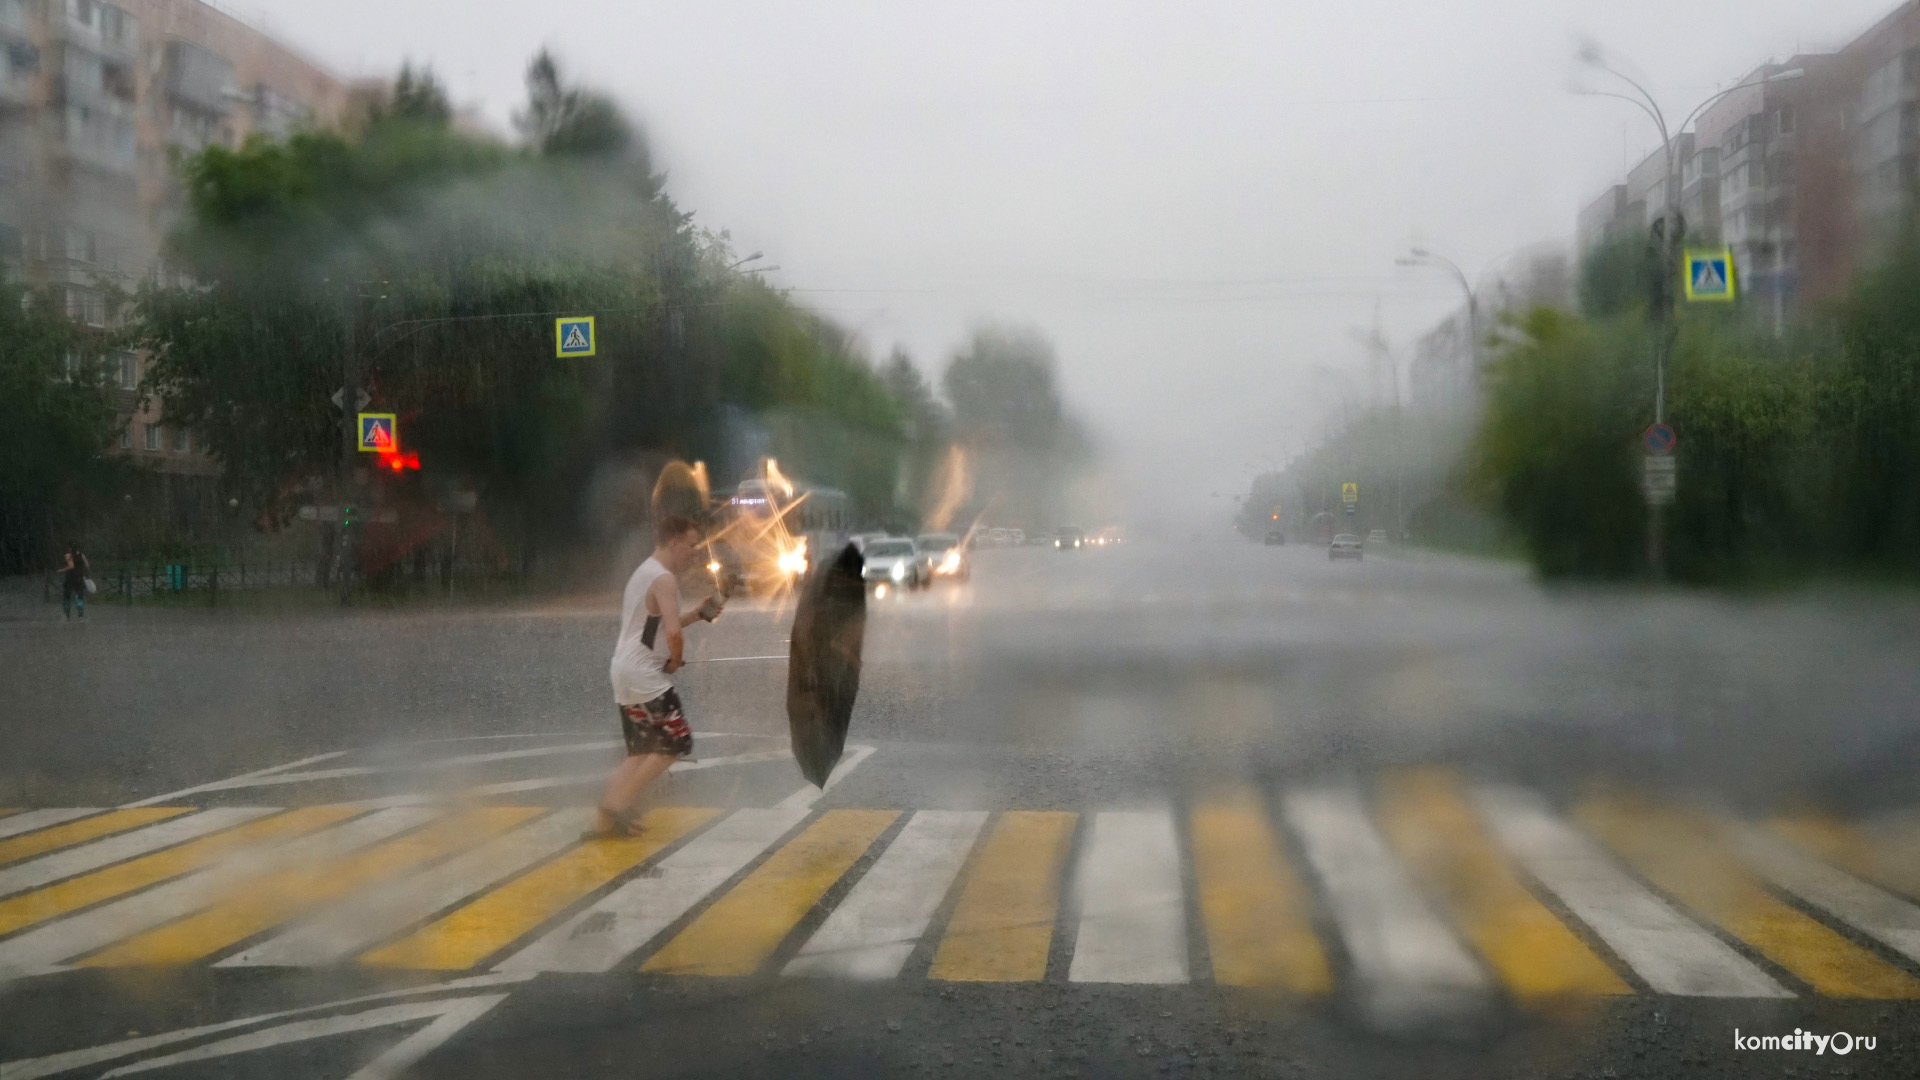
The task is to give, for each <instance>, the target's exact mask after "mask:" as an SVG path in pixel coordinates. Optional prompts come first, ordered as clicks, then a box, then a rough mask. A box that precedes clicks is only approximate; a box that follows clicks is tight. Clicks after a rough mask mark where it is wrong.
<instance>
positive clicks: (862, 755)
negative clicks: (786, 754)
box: [775, 746, 877, 809]
mask: <svg viewBox="0 0 1920 1080" xmlns="http://www.w3.org/2000/svg"><path fill="white" fill-rule="evenodd" d="M875 749H877V748H876V747H872V746H856V747H854V748H853V749H852V750H851V751H849V752H848V753H847V756H846V757H844V758H842V759H841V760H840V763H839V764H838V765H835V766H834V767H833V771H832V772H830V773H828V774H827V782H826V783H825V784H824V785H822V786H820V787H814V786H813V785H812V784H803V785H802V786H801V787H800V790H798V791H796V792H794V793H793V794H791V795H789V796H787V797H786V798H784V799H781V800H780V802H779V803H778V804H777V805H778V806H780V807H782V808H784V809H792V808H794V807H810V806H812V805H813V804H815V803H817V802H819V801H820V800H821V799H822V798H824V797H825V796H826V794H827V792H829V791H832V790H833V789H834V786H835V785H837V784H838V783H840V781H842V780H845V779H846V778H847V774H848V773H850V772H852V771H853V770H855V769H857V768H859V767H860V763H861V762H863V761H865V760H867V759H868V758H870V757H872V756H873V752H874V750H875ZM775 756H781V755H775Z"/></svg>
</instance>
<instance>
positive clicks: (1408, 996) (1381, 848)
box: [1281, 785, 1492, 1025]
mask: <svg viewBox="0 0 1920 1080" xmlns="http://www.w3.org/2000/svg"><path fill="white" fill-rule="evenodd" d="M1281 805H1282V812H1283V813H1284V815H1285V817H1286V820H1287V823H1288V824H1289V825H1291V826H1293V829H1294V831H1295V832H1297V833H1299V835H1300V840H1301V843H1302V845H1303V847H1304V853H1305V856H1306V860H1307V862H1308V864H1309V865H1311V866H1312V868H1313V869H1314V871H1315V872H1316V873H1317V874H1318V875H1319V878H1320V881H1321V884H1322V887H1323V888H1325V890H1326V893H1327V899H1328V902H1329V904H1330V906H1331V910H1330V912H1329V914H1330V915H1331V916H1332V918H1333V921H1334V925H1335V926H1337V927H1338V928H1339V931H1340V939H1341V942H1342V943H1343V944H1345V946H1346V949H1347V955H1348V957H1349V958H1350V959H1351V960H1352V962H1353V969H1354V976H1355V979H1356V981H1357V982H1358V984H1359V985H1358V987H1357V989H1358V992H1359V993H1358V996H1359V998H1360V1000H1361V1002H1362V1005H1363V1007H1364V1008H1366V1009H1367V1010H1368V1011H1369V1013H1370V1014H1372V1015H1373V1016H1374V1017H1376V1018H1377V1019H1379V1020H1382V1021H1385V1022H1387V1023H1389V1024H1392V1025H1399V1024H1402V1023H1406V1024H1419V1023H1426V1022H1430V1021H1432V1020H1434V1019H1436V1016H1435V1014H1436V1012H1439V1013H1451V1012H1454V1011H1456V1010H1459V1009H1462V1008H1474V1007H1478V1006H1482V1005H1484V1004H1485V1000H1484V999H1485V996H1486V995H1488V994H1489V993H1491V991H1492V984H1491V982H1490V981H1489V980H1488V978H1487V975H1486V973H1485V972H1484V971H1482V970H1481V968H1480V965H1479V963H1477V962H1476V961H1475V960H1474V959H1473V957H1472V956H1471V955H1469V954H1468V952H1467V950H1466V947H1465V946H1464V945H1462V944H1460V940H1459V939H1458V938H1457V937H1455V936H1454V933H1453V931H1452V930H1451V929H1449V928H1448V927H1447V925H1446V923H1444V922H1442V921H1441V920H1440V917H1439V916H1438V915H1436V914H1434V912H1433V910H1432V908H1430V907H1429V906H1428V904H1427V902H1426V900H1425V899H1424V898H1422V896H1421V894H1420V891H1419V889H1418V888H1417V887H1416V886H1415V885H1414V883H1413V880H1412V879H1411V878H1410V877H1409V876H1408V874H1407V872H1406V870H1405V869H1404V868H1403V867H1402V865H1401V864H1400V862H1399V861H1398V860H1397V859H1395V858H1394V856H1393V854H1392V853H1391V852H1390V851H1389V850H1388V849H1387V844H1386V840H1385V839H1384V838H1383V837H1382V836H1381V835H1380V832H1379V830H1378V829H1376V828H1375V827H1374V824H1373V821H1372V818H1371V817H1370V816H1369V815H1368V813H1367V808H1366V804H1365V803H1364V802H1363V801H1362V800H1361V798H1360V793H1359V792H1358V791H1357V790H1355V789H1354V788H1353V787H1351V786H1347V785H1339V786H1332V787H1320V788H1306V789H1301V790H1296V791H1289V792H1287V793H1286V795H1285V796H1284V798H1283V799H1282V802H1281Z"/></svg>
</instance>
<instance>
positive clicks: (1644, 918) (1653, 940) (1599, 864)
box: [1473, 785, 1793, 998]
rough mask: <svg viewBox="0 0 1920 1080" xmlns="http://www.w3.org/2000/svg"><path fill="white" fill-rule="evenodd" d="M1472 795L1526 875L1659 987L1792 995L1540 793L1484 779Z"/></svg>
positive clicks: (1695, 992)
mask: <svg viewBox="0 0 1920 1080" xmlns="http://www.w3.org/2000/svg"><path fill="white" fill-rule="evenodd" d="M1473 799H1474V802H1475V803H1476V804H1477V805H1478V806H1479V808H1480V813H1481V816H1482V817H1484V818H1485V819H1486V821H1487V824H1488V826H1490V827H1491V828H1492V829H1493V832H1494V835H1496V836H1497V837H1499V839H1500V842H1501V844H1502V845H1504V846H1505V847H1506V849H1507V850H1508V851H1510V852H1512V853H1513V855H1514V857H1515V858H1517V859H1519V860H1520V865H1521V866H1523V867H1525V868H1526V871H1527V873H1529V874H1532V875H1533V877H1534V879H1535V880H1537V881H1539V882H1540V884H1542V885H1544V886H1546V888H1547V891H1549V892H1551V893H1553V894H1554V895H1555V896H1557V897H1559V898H1560V902H1561V903H1562V904H1565V905H1566V906H1567V909H1568V910H1569V911H1571V912H1573V914H1574V915H1575V916H1577V917H1578V918H1579V919H1580V920H1581V921H1582V922H1585V923H1586V924H1587V925H1588V926H1589V927H1591V928H1592V929H1593V932H1594V933H1595V934H1598V935H1599V936H1600V939H1601V940H1602V941H1604V942H1606V943H1607V946H1608V947H1609V948H1611V949H1612V950H1613V951H1614V954H1615V955H1617V956H1619V957H1620V959H1622V960H1624V961H1626V963H1627V965H1628V966H1629V967H1631V968H1633V970H1634V971H1635V972H1638V973H1639V975H1640V977H1641V978H1642V979H1645V980H1646V982H1647V985H1648V986H1650V987H1652V988H1653V990H1654V991H1655V992H1656V993H1661V994H1679V995H1684V996H1688V997H1756V998H1788V997H1792V996H1793V993H1792V992H1791V991H1789V990H1788V989H1786V988H1785V987H1783V986H1781V985H1780V984H1779V983H1777V982H1775V981H1774V980H1773V979H1772V978H1771V977H1770V976H1768V975H1767V973H1766V972H1764V971H1761V970H1760V969H1759V968H1758V967H1756V966H1754V965H1753V964H1752V963H1751V962H1749V961H1748V960H1747V959H1746V958H1745V957H1743V956H1741V955H1740V953H1739V952H1738V951H1736V950H1735V949H1734V948H1733V946H1731V945H1728V944H1727V943H1726V942H1724V941H1721V940H1720V939H1719V938H1717V937H1714V936H1713V935H1712V934H1710V933H1708V932H1707V931H1706V930H1705V929H1703V928H1701V927H1700V926H1699V925H1698V924H1696V923H1694V922H1693V921H1692V920H1691V919H1688V918H1687V917H1686V916H1684V915H1682V914H1680V913H1679V912H1678V911H1675V910H1674V909H1673V907H1672V906H1671V905H1669V904H1668V903H1667V902H1666V901H1665V900H1662V899H1661V898H1660V897H1658V896H1656V895H1654V894H1653V893H1652V892H1651V891H1650V890H1648V889H1647V888H1646V887H1645V886H1643V885H1641V884H1640V883H1639V882H1637V881H1635V880H1634V879H1633V878H1631V877H1629V876H1627V874H1626V873H1625V872H1624V871H1622V870H1621V869H1620V868H1618V867H1617V866H1615V865H1614V864H1613V861H1612V860H1611V859H1609V858H1608V857H1607V855H1606V853H1605V852H1603V851H1601V850H1600V849H1599V847H1597V846H1596V845H1595V844H1594V843H1593V841H1591V840H1588V839H1587V838H1586V837H1585V836H1583V835H1581V834H1580V833H1579V832H1577V831H1575V829H1574V828H1573V827H1572V826H1571V825H1568V824H1567V823H1566V822H1565V821H1562V820H1561V819H1560V818H1558V817H1557V816H1556V815H1555V814H1554V813H1553V811H1552V810H1550V809H1549V808H1548V807H1547V804H1546V801H1545V800H1543V799H1541V798H1540V797H1539V796H1538V795H1536V794H1534V793H1533V792H1530V791H1525V790H1522V789H1520V788H1515V787H1507V786H1505V785H1486V786H1482V787H1479V788H1476V789H1475V790H1474V792H1473Z"/></svg>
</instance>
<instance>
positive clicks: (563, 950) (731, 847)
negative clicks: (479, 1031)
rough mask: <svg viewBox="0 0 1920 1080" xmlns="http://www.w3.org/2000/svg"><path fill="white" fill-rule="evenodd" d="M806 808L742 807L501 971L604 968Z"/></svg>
mask: <svg viewBox="0 0 1920 1080" xmlns="http://www.w3.org/2000/svg"><path fill="white" fill-rule="evenodd" d="M809 813H811V811H810V810H807V809H805V808H796V807H772V808H768V809H752V810H736V811H734V812H733V813H731V814H729V815H727V817H726V818H724V819H722V820H721V821H720V822H719V824H717V825H715V826H713V827H712V828H710V829H708V830H707V831H706V832H704V833H701V834H700V835H699V836H697V837H695V838H694V839H693V842H692V843H689V844H688V845H687V846H686V847H683V848H681V849H680V850H678V851H676V852H674V853H673V854H672V855H669V856H667V857H666V858H665V859H662V860H660V862H659V864H658V865H657V866H655V867H654V872H653V873H651V874H649V875H647V876H644V877H637V878H634V879H633V880H632V881H629V882H627V883H626V884H625V885H622V886H621V887H620V888H618V889H615V890H614V891H613V892H611V893H608V894H607V895H606V896H605V897H603V898H602V899H601V900H600V901H599V902H598V903H596V904H594V905H593V906H591V907H589V908H587V909H586V910H585V911H582V912H580V913H579V914H578V915H575V916H574V917H573V918H571V919H568V920H567V921H566V922H563V923H561V924H560V925H559V926H558V927H555V928H554V929H553V930H550V931H548V932H547V933H546V934H544V935H542V936H541V937H539V938H536V939H535V940H534V941H533V942H532V943H531V944H529V945H527V946H526V947H525V948H523V949H521V950H520V951H519V952H516V953H514V954H513V955H512V956H509V957H507V958H506V959H505V960H503V961H501V963H500V964H499V966H497V967H495V968H494V970H495V971H511V972H525V971H606V970H609V969H610V968H612V967H613V966H614V965H615V964H618V963H619V962H620V961H621V960H622V959H624V958H625V957H627V956H628V955H630V954H631V953H633V952H634V951H635V950H637V949H640V948H642V947H643V946H645V945H646V944H647V942H649V941H652V940H653V938H654V936H655V935H657V934H659V933H660V931H662V930H664V929H666V928H667V926H668V925H670V924H671V923H673V922H674V920H676V919H678V918H680V916H682V915H684V914H686V913H687V912H688V911H690V910H692V909H693V906H694V905H695V904H698V903H699V902H700V901H701V900H703V899H705V898H706V896H707V894H709V893H711V892H713V890H715V889H717V888H719V887H720V886H721V885H722V884H723V883H725V882H726V880H727V879H728V878H730V877H732V876H733V875H735V874H737V873H739V872H740V871H741V869H743V868H744V867H745V866H746V865H747V864H748V863H750V862H752V861H753V860H754V859H757V858H759V857H760V854H761V853H762V852H764V851H766V850H767V849H768V848H770V847H772V846H773V845H774V844H775V843H777V842H779V840H780V838H781V837H783V836H785V835H787V833H789V832H791V831H792V830H793V827H794V826H796V825H798V824H800V823H801V822H802V821H805V820H806V819H807V815H808V814H809Z"/></svg>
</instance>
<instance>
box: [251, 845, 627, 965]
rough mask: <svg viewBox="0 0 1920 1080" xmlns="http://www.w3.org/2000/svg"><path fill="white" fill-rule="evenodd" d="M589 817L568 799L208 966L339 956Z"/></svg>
mask: <svg viewBox="0 0 1920 1080" xmlns="http://www.w3.org/2000/svg"><path fill="white" fill-rule="evenodd" d="M592 820H593V811H592V810H590V809H587V808H586V807H569V808H567V809H564V810H561V811H559V812H558V813H555V814H550V815H548V816H547V817H544V818H541V819H540V820H539V821H536V822H533V823H532V824H530V825H527V826H525V827H523V828H519V829H515V830H513V831H512V832H509V833H507V834H506V835H504V836H499V837H495V838H494V839H492V840H489V841H487V842H486V843H484V844H482V845H481V846H480V847H478V848H475V849H474V850H472V851H468V852H465V853H464V854H461V855H457V856H455V857H454V858H452V859H449V860H448V861H446V862H444V863H442V864H440V865H439V866H436V867H433V868H431V869H429V870H426V871H424V872H422V873H420V874H414V875H409V876H407V877H405V878H403V879H401V880H399V881H393V882H389V883H388V884H386V885H384V886H382V887H379V888H375V889H370V890H368V891H366V892H363V893H360V894H358V895H356V896H353V897H351V898H349V899H347V900H346V901H344V902H343V903H340V904H336V905H334V906H333V907H331V908H328V909H327V910H325V911H323V912H321V913H320V914H318V915H315V916H313V917H311V918H309V919H307V920H306V921H304V922H302V923H299V924H297V925H295V926H293V927H291V928H289V929H288V930H286V931H284V932H283V933H280V934H278V935H276V936H274V937H271V938H269V939H267V940H266V941H263V942H261V943H260V944H258V945H255V946H253V947H252V948H250V949H247V950H246V951H245V952H242V953H239V954H237V955H235V956H230V957H228V958H227V959H225V960H222V961H220V962H219V963H218V964H215V965H214V966H215V967H261V966H280V967H301V966H309V967H311V966H319V965H322V964H332V963H338V962H341V961H344V960H346V959H348V958H350V957H351V956H353V955H354V954H355V953H358V952H363V951H365V950H367V949H369V948H372V947H373V946H374V945H376V944H378V943H379V942H380V941H381V940H383V939H385V938H387V937H389V936H392V935H394V934H397V933H399V932H401V931H402V930H405V929H406V928H407V927H409V926H412V925H414V924H415V923H418V922H420V921H421V920H422V919H425V918H427V917H428V916H430V915H432V914H433V913H434V912H436V911H440V910H442V909H444V908H447V907H450V906H452V905H454V904H457V903H459V902H460V901H462V900H464V899H466V898H467V897H469V896H475V895H477V894H479V893H481V892H482V891H484V890H486V889H488V888H491V887H492V886H494V885H497V884H499V883H500V882H502V881H505V880H506V879H508V878H510V877H512V876H514V875H516V874H518V873H520V872H521V871H522V870H525V869H526V868H527V867H529V866H532V865H533V864H535V863H537V862H540V861H542V860H544V859H547V858H550V857H552V856H553V855H555V854H557V853H558V852H560V851H561V850H563V849H565V848H567V847H569V846H571V845H572V844H573V843H574V842H575V841H576V840H578V839H579V837H580V832H581V830H583V829H585V828H586V827H587V826H588V825H589V824H591V823H592Z"/></svg>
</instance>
